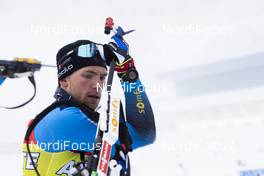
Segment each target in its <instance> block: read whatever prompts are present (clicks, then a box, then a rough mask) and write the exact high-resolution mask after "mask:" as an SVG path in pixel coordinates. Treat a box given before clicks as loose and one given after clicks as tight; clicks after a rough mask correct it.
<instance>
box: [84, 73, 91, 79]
mask: <svg viewBox="0 0 264 176" xmlns="http://www.w3.org/2000/svg"><path fill="white" fill-rule="evenodd" d="M83 77H85V78H87V79H91V78H92V77H93V75H90V74H86V75H83Z"/></svg>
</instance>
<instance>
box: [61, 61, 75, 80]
mask: <svg viewBox="0 0 264 176" xmlns="http://www.w3.org/2000/svg"><path fill="white" fill-rule="evenodd" d="M71 69H73V65H72V64H71V65H68V66H67V67H64V68H63V70H61V71H60V73H59V74H58V78H59V77H61V75H64V74H65V73H67V72H68V71H70V70H71Z"/></svg>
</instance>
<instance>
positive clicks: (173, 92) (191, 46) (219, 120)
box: [0, 0, 264, 176]
mask: <svg viewBox="0 0 264 176" xmlns="http://www.w3.org/2000/svg"><path fill="white" fill-rule="evenodd" d="M108 16H112V17H113V18H114V19H115V21H116V23H117V24H121V25H122V26H123V27H124V28H125V29H136V32H134V33H132V34H130V35H128V36H127V37H126V39H127V41H128V42H129V44H130V53H131V54H132V55H133V56H134V58H135V62H136V65H137V68H138V70H139V72H140V77H141V80H142V81H143V83H145V84H146V85H147V86H149V89H147V91H148V95H149V99H150V100H151V102H152V106H153V110H154V113H155V119H156V125H157V139H156V142H155V144H153V145H151V146H148V147H146V148H142V149H140V150H137V151H135V152H133V154H132V155H131V158H132V168H133V170H132V172H133V175H135V176H146V175H172V176H174V175H175V176H211V175H214V176H238V175H239V172H240V171H241V170H248V169H261V168H264V153H263V152H264V142H263V134H264V128H263V127H264V119H263V116H264V110H263V107H264V89H263V87H261V86H254V87H248V88H243V89H242V88H241V89H234V90H225V91H219V92H212V93H210V94H202V95H197V96H181V95H180V94H179V93H177V81H176V78H175V77H176V76H177V77H181V75H176V73H182V74H185V73H186V72H184V70H185V69H187V70H188V69H191V68H193V69H195V68H196V67H199V66H203V65H207V64H208V63H211V64H215V65H217V63H221V62H224V61H227V62H228V61H229V60H232V59H234V58H240V57H244V56H250V55H252V54H256V53H261V52H263V51H264V47H263V46H264V32H263V31H264V22H263V18H264V1H263V0H221V1H220V0H211V1H209V0H196V1H195V0H185V1H180V0H162V1H161V0H152V1H150V0H149V1H147V0H146V1H140V0H133V1H126V0H123V1H121V0H105V1H104V0H97V1H88V0H63V1H62V0H45V1H44V0H42V1H40V0H24V1H19V0H1V2H0V22H1V23H0V41H1V42H0V51H1V52H0V58H1V59H12V58H13V57H33V58H37V59H39V60H40V61H42V63H43V64H55V56H56V52H57V50H58V49H59V48H60V47H62V46H64V45H65V44H67V43H70V42H73V41H76V40H78V39H90V40H93V41H97V42H102V43H104V42H107V41H108V39H109V36H106V35H104V33H103V26H104V22H105V18H106V17H108ZM206 69H209V70H210V65H207V66H206ZM195 74H198V75H199V72H197V73H195ZM209 74H210V73H209ZM182 76H184V75H182ZM262 76H263V75H259V77H258V79H260V78H261V77H262ZM35 78H36V81H37V95H36V98H35V99H34V100H33V101H32V102H31V103H30V104H28V105H27V106H25V107H23V108H20V109H18V110H5V109H0V140H1V142H0V175H14V176H17V175H22V152H21V147H22V142H23V137H24V134H25V130H26V126H27V123H28V121H29V120H30V119H31V118H33V117H34V116H35V115H36V114H37V113H38V112H40V111H41V110H42V109H43V108H45V107H46V106H47V105H49V104H50V103H51V102H53V98H52V96H53V93H54V90H55V88H56V85H57V79H56V70H55V69H48V68H42V69H41V71H40V72H37V73H36V74H35ZM189 84H190V86H192V84H191V83H189ZM179 86H180V85H179ZM189 89H190V88H189ZM193 89H194V90H195V85H193ZM32 92H33V88H32V87H31V85H30V83H29V82H28V80H27V78H21V79H14V80H10V79H8V80H6V82H5V83H4V84H3V85H2V86H1V87H0V104H1V105H10V106H12V105H17V104H18V103H19V102H23V101H24V100H26V99H27V98H28V97H30V96H31V94H32Z"/></svg>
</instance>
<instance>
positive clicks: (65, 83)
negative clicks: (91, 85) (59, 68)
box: [59, 78, 69, 89]
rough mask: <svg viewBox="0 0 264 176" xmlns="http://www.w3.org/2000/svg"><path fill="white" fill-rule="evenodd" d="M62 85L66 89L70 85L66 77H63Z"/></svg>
mask: <svg viewBox="0 0 264 176" xmlns="http://www.w3.org/2000/svg"><path fill="white" fill-rule="evenodd" d="M59 83H60V86H61V87H62V88H64V89H67V87H68V86H69V83H68V80H67V79H66V78H63V79H62V80H60V81H59Z"/></svg>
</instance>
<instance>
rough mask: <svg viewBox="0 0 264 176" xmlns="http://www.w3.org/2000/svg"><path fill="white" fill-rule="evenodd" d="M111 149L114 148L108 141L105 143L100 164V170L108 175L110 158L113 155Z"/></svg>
mask: <svg viewBox="0 0 264 176" xmlns="http://www.w3.org/2000/svg"><path fill="white" fill-rule="evenodd" d="M111 148H112V146H111V145H110V144H109V143H108V142H106V141H104V142H103V147H102V151H101V159H100V163H99V170H100V171H102V172H103V173H104V174H106V173H107V169H108V164H109V158H110V155H111Z"/></svg>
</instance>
